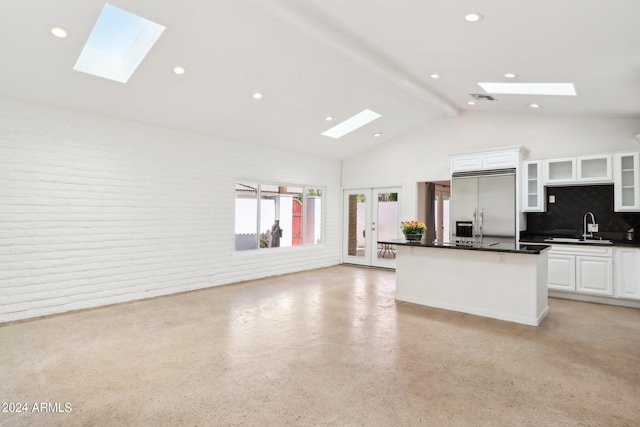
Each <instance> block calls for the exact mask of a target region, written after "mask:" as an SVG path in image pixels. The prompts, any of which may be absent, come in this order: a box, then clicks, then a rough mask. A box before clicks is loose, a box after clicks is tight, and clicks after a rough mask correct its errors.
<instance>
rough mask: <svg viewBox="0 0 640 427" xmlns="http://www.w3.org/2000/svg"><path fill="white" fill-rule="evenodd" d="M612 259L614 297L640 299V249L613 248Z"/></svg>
mask: <svg viewBox="0 0 640 427" xmlns="http://www.w3.org/2000/svg"><path fill="white" fill-rule="evenodd" d="M614 259H615V271H614V285H615V286H614V287H615V294H616V297H618V298H632V299H638V300H640V249H638V248H615V258H614Z"/></svg>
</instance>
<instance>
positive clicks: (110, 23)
mask: <svg viewBox="0 0 640 427" xmlns="http://www.w3.org/2000/svg"><path fill="white" fill-rule="evenodd" d="M164 29H165V27H164V26H162V25H159V24H156V23H155V22H151V21H149V20H147V19H144V18H141V17H139V16H137V15H134V14H132V13H129V12H127V11H124V10H122V9H118V8H117V7H114V6H111V5H110V4H105V5H104V7H103V8H102V12H101V13H100V16H99V17H98V21H97V22H96V24H95V26H94V27H93V30H92V31H91V35H90V36H89V40H87V43H86V44H85V45H84V48H83V49H82V53H81V54H80V57H79V58H78V61H77V62H76V65H75V66H74V67H73V69H74V70H76V71H81V72H83V73H87V74H91V75H94V76H97V77H103V78H105V79H109V80H115V81H117V82H120V83H126V82H127V81H128V80H129V78H130V77H131V75H133V73H134V72H135V71H136V69H137V68H138V66H139V65H140V64H141V63H142V60H143V59H144V58H145V57H146V56H147V53H149V51H150V50H151V48H152V47H153V45H154V44H155V43H156V41H157V40H158V38H159V37H160V35H161V34H162V32H163V31H164Z"/></svg>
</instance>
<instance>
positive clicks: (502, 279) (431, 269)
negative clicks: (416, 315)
mask: <svg viewBox="0 0 640 427" xmlns="http://www.w3.org/2000/svg"><path fill="white" fill-rule="evenodd" d="M379 243H381V244H393V245H396V247H397V266H396V300H398V301H407V302H411V303H415V304H421V305H426V306H430V307H437V308H444V309H447V310H454V311H460V312H464V313H470V314H475V315H478V316H485V317H491V318H494V319H500V320H507V321H511V322H517V323H522V324H525V325H532V326H538V325H540V323H541V322H542V320H543V319H544V317H545V316H546V315H547V313H548V311H549V306H548V303H547V297H548V295H547V252H548V249H549V246H548V245H527V244H524V245H523V244H520V245H517V244H513V243H512V244H507V243H497V244H493V245H491V246H489V245H475V244H474V245H472V244H448V243H435V242H434V243H422V242H418V243H414V242H406V241H405V240H404V239H398V240H385V241H380V242H379Z"/></svg>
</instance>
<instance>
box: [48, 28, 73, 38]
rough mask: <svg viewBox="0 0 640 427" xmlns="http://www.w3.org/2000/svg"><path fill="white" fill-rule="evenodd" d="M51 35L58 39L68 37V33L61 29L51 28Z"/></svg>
mask: <svg viewBox="0 0 640 427" xmlns="http://www.w3.org/2000/svg"><path fill="white" fill-rule="evenodd" d="M51 34H53V35H54V36H55V37H57V38H59V39H65V38H67V37H68V36H69V31H67V30H66V29H64V28H62V27H51Z"/></svg>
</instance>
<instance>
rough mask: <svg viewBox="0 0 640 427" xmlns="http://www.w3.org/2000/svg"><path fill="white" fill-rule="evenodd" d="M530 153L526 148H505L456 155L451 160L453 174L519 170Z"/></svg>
mask: <svg viewBox="0 0 640 427" xmlns="http://www.w3.org/2000/svg"><path fill="white" fill-rule="evenodd" d="M528 153H529V150H528V149H526V148H525V147H514V148H505V149H501V150H492V151H486V152H481V153H469V154H460V155H455V156H453V157H452V158H451V172H465V171H480V170H490V169H506V168H518V166H520V161H521V160H522V158H523V157H524V156H525V155H526V154H528Z"/></svg>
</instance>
